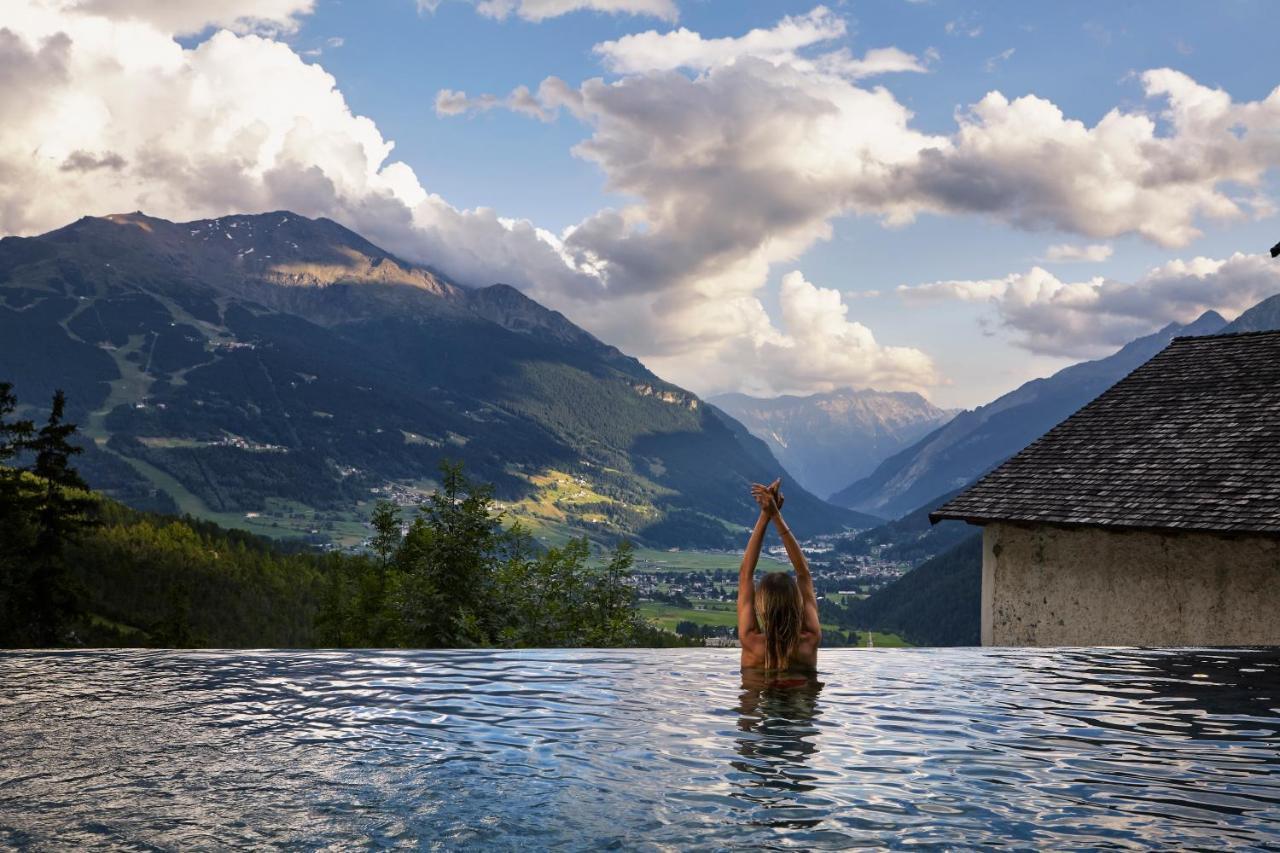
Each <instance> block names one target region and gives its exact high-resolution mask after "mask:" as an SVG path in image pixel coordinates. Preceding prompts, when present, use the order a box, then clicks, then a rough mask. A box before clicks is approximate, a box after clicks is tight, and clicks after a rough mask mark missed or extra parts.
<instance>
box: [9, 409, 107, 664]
mask: <svg viewBox="0 0 1280 853" xmlns="http://www.w3.org/2000/svg"><path fill="white" fill-rule="evenodd" d="M66 404H67V401H66V397H65V396H64V395H63V393H62V391H57V392H55V393H54V395H53V404H52V407H51V409H50V412H49V419H48V420H47V421H46V422H45V424H44V426H42V427H40V429H39V431H38V432H36V434H35V435H34V436H33V437H32V438H30V439H29V440H27V441H26V442H25V449H26V450H27V451H29V452H30V453H32V454H34V457H35V461H34V463H33V464H32V467H31V474H32V475H34V477H35V480H36V482H35V484H34V492H33V493H32V494H31V495H30V496H29V497H27V498H26V499H25V500H27V501H29V503H30V505H31V511H30V513H31V519H32V521H33V522H34V526H35V541H34V542H33V544H32V548H31V552H30V557H31V564H32V566H31V567H32V570H33V572H34V577H33V578H32V587H33V588H32V609H33V616H35V618H36V625H37V632H38V634H39V636H38V638H37V639H39V641H40V642H42V643H50V644H52V643H58V642H61V641H62V639H63V637H62V634H63V631H64V628H65V626H66V623H67V621H68V620H69V619H70V617H71V616H72V615H73V614H74V610H75V600H74V596H73V594H72V591H71V589H70V588H69V585H68V583H67V579H66V566H65V564H64V562H63V559H62V557H63V552H64V550H65V548H66V546H67V545H68V544H69V543H71V542H73V541H75V540H77V539H78V538H79V537H80V535H81V534H82V533H83V532H84V530H85V529H86V528H87V527H89V526H90V525H91V524H92V521H91V519H90V517H89V510H90V508H91V507H92V506H93V503H94V502H93V499H92V498H91V497H90V496H89V495H88V494H87V492H88V488H89V487H88V486H87V485H85V482H84V480H82V479H81V478H80V474H79V473H78V472H77V471H76V469H75V468H74V467H72V465H71V458H72V457H73V456H75V455H76V454H78V453H80V452H81V448H79V447H76V446H75V445H73V444H71V443H70V439H71V437H72V436H73V435H75V433H76V425H75V424H72V423H67V422H66V421H65V409H66Z"/></svg>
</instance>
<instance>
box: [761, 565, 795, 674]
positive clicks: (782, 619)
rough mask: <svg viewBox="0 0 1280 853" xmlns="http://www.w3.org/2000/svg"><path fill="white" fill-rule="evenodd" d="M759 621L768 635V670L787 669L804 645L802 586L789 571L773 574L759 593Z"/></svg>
mask: <svg viewBox="0 0 1280 853" xmlns="http://www.w3.org/2000/svg"><path fill="white" fill-rule="evenodd" d="M755 605H756V620H757V621H758V622H759V623H760V630H761V632H763V633H764V668H765V669H786V668H787V662H788V661H790V660H791V654H792V652H794V651H795V649H796V645H797V644H798V643H799V642H800V625H801V618H802V614H803V609H802V607H801V603H800V587H799V586H798V585H797V584H796V579H795V578H793V577H792V576H791V574H790V573H789V572H769V573H768V574H766V575H765V576H764V577H763V578H761V579H760V584H759V585H758V586H757V587H756V594H755Z"/></svg>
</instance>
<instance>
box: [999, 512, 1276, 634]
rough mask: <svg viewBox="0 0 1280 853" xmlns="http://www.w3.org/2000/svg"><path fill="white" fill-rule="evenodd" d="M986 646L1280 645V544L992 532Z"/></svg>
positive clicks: (1084, 530)
mask: <svg viewBox="0 0 1280 853" xmlns="http://www.w3.org/2000/svg"><path fill="white" fill-rule="evenodd" d="M982 643H983V645H996V646H1130V645H1133V646H1186V645H1196V646H1198V645H1210V646H1223V645H1246V644H1266V645H1280V539H1276V538H1270V537H1260V536H1248V537H1223V536H1215V535H1212V534H1203V533H1176V534H1166V533H1148V532H1139V531H1132V532H1107V531H1104V530H1101V529H1098V528H1090V527H1078V528H1055V527H1049V526H1046V525H1037V526H1021V525H1012V524H988V525H987V526H986V528H985V530H984V531H983V560H982Z"/></svg>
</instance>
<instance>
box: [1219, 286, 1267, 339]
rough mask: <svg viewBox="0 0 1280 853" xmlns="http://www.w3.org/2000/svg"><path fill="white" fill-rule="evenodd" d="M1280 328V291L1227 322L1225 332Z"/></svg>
mask: <svg viewBox="0 0 1280 853" xmlns="http://www.w3.org/2000/svg"><path fill="white" fill-rule="evenodd" d="M1272 329H1280V293H1277V294H1276V295H1275V296H1271V297H1268V298H1266V299H1264V300H1262V301H1261V302H1259V303H1258V304H1257V305H1255V306H1253V307H1252V308H1250V309H1249V310H1248V311H1246V312H1244V313H1243V314H1241V315H1240V316H1239V317H1237V318H1235V319H1234V320H1232V321H1231V322H1230V323H1228V324H1227V326H1226V327H1225V328H1223V330H1222V331H1224V332H1266V331H1270V330H1272Z"/></svg>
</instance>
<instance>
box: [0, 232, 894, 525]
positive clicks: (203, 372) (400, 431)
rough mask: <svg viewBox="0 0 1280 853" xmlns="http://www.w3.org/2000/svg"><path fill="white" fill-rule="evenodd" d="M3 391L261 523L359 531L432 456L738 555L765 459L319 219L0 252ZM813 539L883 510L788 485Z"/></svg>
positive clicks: (525, 516)
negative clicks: (61, 393) (8, 386)
mask: <svg viewBox="0 0 1280 853" xmlns="http://www.w3.org/2000/svg"><path fill="white" fill-rule="evenodd" d="M0 379H4V380H8V381H12V382H14V383H15V386H16V391H17V393H18V396H19V399H21V400H22V401H23V402H24V403H28V404H34V403H38V402H42V401H44V400H47V399H48V395H49V394H51V393H52V391H53V389H54V388H62V389H63V390H65V392H66V393H67V396H68V398H69V400H70V404H71V407H72V408H71V414H72V415H73V417H74V418H75V419H77V420H78V421H79V422H80V423H81V425H82V428H83V430H84V431H85V433H86V435H87V437H88V438H89V439H90V442H89V446H88V447H87V449H86V453H85V455H84V457H83V460H82V468H83V470H84V473H85V474H86V477H87V479H88V480H89V482H90V483H91V484H93V485H95V486H96V487H98V488H101V489H102V490H104V491H106V492H107V493H108V494H111V495H112V496H114V497H117V498H119V499H121V500H123V501H125V502H127V503H130V504H132V505H134V506H138V507H142V508H150V509H160V510H169V511H172V510H174V509H180V510H183V511H186V512H189V513H191V514H193V515H197V516H203V517H207V518H211V519H214V520H218V521H220V522H223V523H235V524H236V525H237V526H246V524H247V525H248V526H249V527H251V528H252V529H256V530H258V531H259V532H271V529H272V528H280V529H281V531H283V530H292V529H303V530H306V529H308V528H311V529H312V530H313V532H318V533H319V534H320V535H331V536H333V537H334V538H336V536H337V534H338V533H341V532H342V531H344V530H346V531H348V532H350V533H351V534H352V535H358V534H359V533H360V531H361V530H362V527H361V526H360V522H361V521H363V520H364V519H365V518H367V515H368V504H369V503H370V501H371V500H373V499H375V498H378V497H392V498H397V499H399V500H401V501H402V502H412V500H413V499H414V497H415V496H420V495H421V494H422V493H423V490H425V489H429V488H430V487H431V486H432V478H433V477H435V476H436V475H437V469H438V465H439V463H440V462H441V461H442V460H446V459H456V460H459V461H462V462H463V463H464V464H465V467H466V472H467V474H468V475H469V476H471V477H473V478H476V479H480V480H484V481H487V482H491V483H493V485H494V488H495V492H496V495H497V497H498V499H499V500H500V501H501V502H502V504H503V505H504V507H505V508H506V509H507V511H508V512H510V513H511V514H512V515H513V516H514V517H517V518H520V519H522V520H524V521H525V523H526V524H527V525H529V526H532V527H534V528H535V530H537V529H541V530H543V531H546V532H550V533H554V534H556V535H559V536H563V535H566V534H568V533H573V532H583V531H586V532H589V533H592V534H594V535H596V536H597V537H598V538H601V539H608V538H612V537H617V536H620V535H627V536H636V537H639V538H640V539H641V540H642V541H645V542H648V543H649V544H653V545H662V546H695V545H696V546H707V547H722V546H723V547H728V546H735V545H740V544H741V541H740V540H741V538H742V536H741V531H742V529H743V527H744V526H745V524H747V523H749V521H750V519H751V518H752V517H753V516H752V513H753V511H754V504H753V503H752V502H751V499H750V495H749V493H748V484H749V483H750V482H752V481H760V482H767V481H768V480H770V479H772V478H773V477H774V476H777V475H779V474H783V475H784V476H789V475H786V474H785V471H784V469H783V468H782V466H781V465H779V463H778V462H777V460H776V459H774V458H773V456H772V454H771V453H770V451H769V449H768V447H767V446H766V445H765V444H764V443H763V442H761V441H759V440H758V439H756V438H754V437H752V436H751V435H750V434H749V433H748V432H747V431H746V430H745V429H744V428H743V427H742V426H741V425H740V424H737V423H736V422H734V421H733V420H732V419H731V418H729V417H727V416H726V415H724V414H723V413H722V412H719V411H717V410H715V408H714V407H712V406H709V405H707V404H706V403H704V401H702V400H701V399H699V398H698V397H697V396H696V395H694V394H691V393H690V392H688V391H686V390H684V389H682V388H679V387H677V386H675V385H672V384H670V383H668V382H664V381H663V380H662V379H660V378H659V377H657V376H655V375H654V374H653V373H651V372H650V371H649V370H647V369H646V368H645V367H644V366H643V365H642V364H641V363H640V362H639V361H637V360H636V359H634V358H631V357H629V356H626V355H624V354H623V353H621V352H619V351H618V350H617V349H615V348H614V347H611V346H608V345H607V344H604V343H602V342H601V341H599V340H597V339H596V338H595V337H593V336H592V335H590V334H589V333H587V332H585V331H583V330H582V329H580V328H578V327H577V326H575V325H574V324H573V323H571V322H570V321H569V320H568V319H566V318H565V317H564V316H563V315H561V314H559V313H557V312H555V311H551V310H548V309H547V308H545V307H543V306H542V305H540V304H538V303H537V302H535V301H533V300H531V299H529V298H527V297H526V296H524V295H523V294H522V293H521V292H520V291H518V290H516V289H515V288H512V287H509V286H506V285H502V284H494V285H491V286H488V287H478V288H473V287H465V286H462V285H460V284H458V283H456V282H453V281H450V280H448V279H447V278H445V277H444V276H442V275H439V274H438V273H436V272H434V271H433V270H432V269H430V268H429V267H425V266H421V265H416V264H412V263H408V262H406V261H404V260H401V259H399V258H396V257H394V256H392V255H391V254H389V253H387V252H385V251H383V250H382V249H380V248H379V247H377V246H375V245H373V244H372V243H370V242H369V241H367V240H365V239H364V238H362V237H360V236H359V235H358V234H356V233H354V232H352V231H350V230H349V229H347V228H344V227H343V226H341V225H338V224H337V223H335V222H332V221H329V220H326V219H308V218H306V217H302V216H299V215H297V214H294V213H291V212H288V211H277V212H272V213H265V214H259V215H243V216H228V217H223V218H220V219H213V220H200V221H195V222H186V223H174V222H169V221H166V220H163V219H157V218H155V217H150V216H146V215H144V214H142V213H132V214H124V215H115V216H108V217H85V218H83V219H81V220H79V221H77V222H75V223H73V224H71V225H68V226H66V227H64V228H60V229H58V230H56V231H52V232H49V233H47V234H44V235H41V236H38V237H30V238H17V237H7V238H4V239H3V240H0ZM788 498H789V503H790V504H791V505H793V506H795V507H796V512H795V519H796V521H795V526H796V527H797V528H800V529H802V530H803V532H804V533H805V534H816V533H820V532H829V531H837V530H841V529H844V528H846V527H867V526H870V525H872V524H873V523H875V520H874V519H872V518H870V517H868V516H866V515H864V514H860V513H858V512H856V511H852V510H849V509H845V508H840V507H835V506H832V505H830V504H827V503H825V502H823V501H822V500H820V499H818V498H817V497H815V496H814V495H812V494H810V493H808V492H807V491H805V490H804V489H800V488H795V487H793V488H792V489H791V490H789V492H788Z"/></svg>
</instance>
